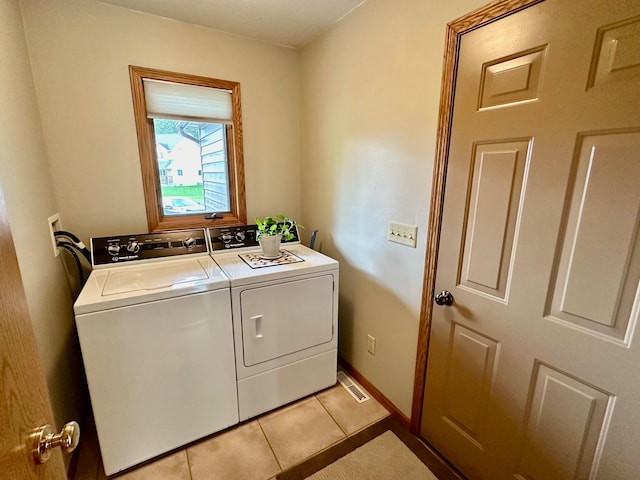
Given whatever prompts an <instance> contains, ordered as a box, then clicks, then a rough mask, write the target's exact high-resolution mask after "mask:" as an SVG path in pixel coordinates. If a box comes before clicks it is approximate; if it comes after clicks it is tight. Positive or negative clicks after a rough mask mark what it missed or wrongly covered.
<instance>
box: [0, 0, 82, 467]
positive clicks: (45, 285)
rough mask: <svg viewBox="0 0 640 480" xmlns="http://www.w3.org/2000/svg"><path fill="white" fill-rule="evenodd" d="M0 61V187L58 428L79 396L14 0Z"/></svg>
mask: <svg viewBox="0 0 640 480" xmlns="http://www.w3.org/2000/svg"><path fill="white" fill-rule="evenodd" d="M0 64H1V65H2V68H0V105H2V108H0V125H2V128H1V129H0V145H2V155H0V186H1V187H2V189H3V191H4V196H5V200H6V204H7V214H8V217H9V223H10V225H11V230H12V233H13V238H14V241H15V244H16V251H17V255H18V261H19V263H20V270H21V273H22V280H23V283H24V288H25V292H26V295H27V302H28V305H29V312H30V314H31V320H32V322H33V325H34V330H35V334H36V341H37V343H38V348H39V350H40V355H41V357H42V363H43V365H44V370H45V375H46V378H47V383H48V386H49V394H50V397H51V403H52V407H53V412H54V416H55V421H56V423H57V425H58V426H62V424H63V423H64V422H66V421H68V420H71V419H80V418H81V416H82V413H83V405H84V399H85V393H84V387H83V383H82V380H81V378H82V375H81V371H82V367H81V363H80V355H79V350H78V347H77V337H76V333H75V326H74V322H73V315H72V310H71V296H70V293H69V289H68V287H67V283H66V277H65V273H64V269H63V267H62V264H61V263H60V261H59V259H58V258H55V257H54V256H53V248H52V245H51V240H50V237H49V230H48V225H47V218H48V217H49V216H51V215H52V214H53V213H55V212H56V211H57V206H56V201H55V198H54V195H53V188H52V183H51V176H50V173H49V165H48V163H47V155H46V152H45V148H44V142H43V138H42V129H41V125H40V118H39V116H38V107H37V104H36V99H35V93H34V87H33V80H32V76H31V68H30V66H29V58H28V55H27V48H26V44H25V38H24V32H23V29H22V20H21V17H20V9H19V5H18V0H4V1H2V2H0ZM36 426H37V425H34V427H36ZM66 460H67V461H68V458H67V459H66Z"/></svg>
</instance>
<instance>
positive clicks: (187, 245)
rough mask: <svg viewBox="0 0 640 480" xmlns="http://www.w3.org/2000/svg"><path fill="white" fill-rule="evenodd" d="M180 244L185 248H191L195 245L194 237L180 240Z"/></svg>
mask: <svg viewBox="0 0 640 480" xmlns="http://www.w3.org/2000/svg"><path fill="white" fill-rule="evenodd" d="M182 246H183V247H185V248H193V247H195V246H196V239H195V238H193V237H189V238H186V239H184V240H183V241H182Z"/></svg>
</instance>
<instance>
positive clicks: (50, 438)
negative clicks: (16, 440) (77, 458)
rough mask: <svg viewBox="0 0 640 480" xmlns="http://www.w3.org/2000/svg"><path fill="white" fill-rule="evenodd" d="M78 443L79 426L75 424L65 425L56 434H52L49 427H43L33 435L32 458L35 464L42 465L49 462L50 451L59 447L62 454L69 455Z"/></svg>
mask: <svg viewBox="0 0 640 480" xmlns="http://www.w3.org/2000/svg"><path fill="white" fill-rule="evenodd" d="M79 442H80V426H79V425H78V423H77V422H69V423H67V424H66V425H65V426H64V427H62V431H61V432H60V433H58V434H54V433H53V432H52V431H51V427H50V426H49V425H43V426H41V427H38V428H37V429H36V431H35V432H34V434H33V457H34V459H35V461H36V463H37V464H42V463H45V462H46V461H47V460H49V457H50V456H51V450H52V449H54V448H56V447H60V449H61V450H62V451H63V452H64V453H71V452H73V451H74V450H75V449H76V447H77V446H78V443H79Z"/></svg>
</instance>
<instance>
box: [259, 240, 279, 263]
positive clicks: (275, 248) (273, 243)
mask: <svg viewBox="0 0 640 480" xmlns="http://www.w3.org/2000/svg"><path fill="white" fill-rule="evenodd" d="M281 241H282V235H262V236H261V237H260V238H259V239H258V242H259V243H260V247H261V248H262V256H264V257H265V258H278V257H279V256H280V255H281V254H280V242H281Z"/></svg>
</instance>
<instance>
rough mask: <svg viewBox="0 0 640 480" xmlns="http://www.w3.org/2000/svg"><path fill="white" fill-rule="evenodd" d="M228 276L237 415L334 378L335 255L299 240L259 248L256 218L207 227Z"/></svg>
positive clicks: (262, 409) (261, 409)
mask: <svg viewBox="0 0 640 480" xmlns="http://www.w3.org/2000/svg"><path fill="white" fill-rule="evenodd" d="M208 232H209V237H210V241H211V254H212V256H213V258H214V260H215V261H216V263H217V264H218V265H219V266H220V268H221V269H222V270H223V272H224V273H225V275H226V276H227V277H228V278H229V280H230V282H231V305H232V311H233V332H234V342H235V354H236V358H235V360H236V374H237V379H238V411H239V416H240V420H241V421H242V420H246V419H248V418H251V417H254V416H256V415H259V414H261V413H263V412H266V411H269V410H271V409H274V408H276V407H279V406H281V405H284V404H286V403H289V402H292V401H294V400H297V399H299V398H301V397H304V396H306V395H310V394H312V393H315V392H317V391H319V390H322V389H324V388H326V387H329V386H331V385H334V384H335V383H336V372H337V346H338V341H337V340H338V280H339V279H338V271H339V265H338V262H337V261H336V260H334V259H332V258H329V257H327V256H326V255H323V254H321V253H319V252H317V251H314V250H312V249H310V248H307V247H305V246H303V245H301V244H300V241H299V238H298V235H297V231H296V236H295V238H294V239H293V240H291V241H289V242H286V243H283V245H282V250H281V253H282V255H281V257H280V258H278V259H275V260H271V259H264V258H261V256H260V248H259V245H258V242H257V241H256V226H255V225H247V226H240V227H228V228H210V229H209V230H208Z"/></svg>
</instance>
